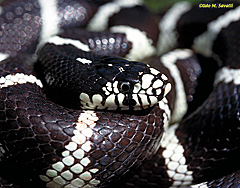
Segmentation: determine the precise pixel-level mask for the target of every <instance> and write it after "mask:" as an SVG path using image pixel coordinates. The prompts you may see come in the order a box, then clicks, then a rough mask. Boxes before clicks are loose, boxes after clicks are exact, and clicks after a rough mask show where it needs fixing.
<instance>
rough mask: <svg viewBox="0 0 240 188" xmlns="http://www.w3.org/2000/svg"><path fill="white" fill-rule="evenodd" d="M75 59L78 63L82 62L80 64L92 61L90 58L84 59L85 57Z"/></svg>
mask: <svg viewBox="0 0 240 188" xmlns="http://www.w3.org/2000/svg"><path fill="white" fill-rule="evenodd" d="M76 60H77V61H79V62H80V63H82V64H88V65H89V64H91V63H92V61H91V60H89V59H85V58H80V57H79V58H77V59H76Z"/></svg>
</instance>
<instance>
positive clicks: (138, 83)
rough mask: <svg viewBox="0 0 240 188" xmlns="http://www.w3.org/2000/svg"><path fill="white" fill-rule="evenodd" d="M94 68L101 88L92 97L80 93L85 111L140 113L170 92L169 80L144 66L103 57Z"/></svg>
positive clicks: (138, 63)
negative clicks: (132, 111)
mask: <svg viewBox="0 0 240 188" xmlns="http://www.w3.org/2000/svg"><path fill="white" fill-rule="evenodd" d="M95 67H96V70H98V74H99V75H100V77H101V79H102V81H100V82H102V88H101V92H99V93H95V94H91V96H92V97H91V98H89V95H88V94H86V93H81V94H80V100H81V104H82V105H83V106H84V107H85V108H89V109H92V108H94V109H107V110H143V109H147V108H149V107H152V106H154V105H155V104H157V103H158V101H160V100H162V99H163V98H164V97H165V96H166V95H167V93H168V92H169V91H170V90H171V84H170V82H169V81H168V78H167V77H166V76H165V75H164V74H162V73H160V72H159V71H158V70H156V69H154V68H151V67H149V66H148V65H146V64H144V63H140V62H135V61H127V60H124V59H121V58H115V57H104V58H102V59H101V60H100V61H99V64H98V63H95ZM100 82H99V83H100Z"/></svg>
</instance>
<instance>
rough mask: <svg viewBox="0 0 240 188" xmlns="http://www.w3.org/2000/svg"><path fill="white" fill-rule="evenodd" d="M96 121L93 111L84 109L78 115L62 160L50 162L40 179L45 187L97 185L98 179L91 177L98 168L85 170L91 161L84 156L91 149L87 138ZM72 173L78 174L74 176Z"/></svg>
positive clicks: (90, 134) (91, 133)
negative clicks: (48, 167)
mask: <svg viewBox="0 0 240 188" xmlns="http://www.w3.org/2000/svg"><path fill="white" fill-rule="evenodd" d="M97 121H98V117H97V115H96V114H95V113H94V112H93V111H84V112H83V113H81V114H80V115H79V118H78V122H77V123H76V127H75V130H74V136H73V137H72V140H71V141H70V142H69V143H68V144H67V145H65V150H64V151H63V152H62V160H61V161H58V162H56V163H54V164H52V166H51V168H50V169H48V170H47V171H46V173H45V174H44V175H40V176H39V177H40V179H41V180H42V181H44V182H46V187H51V188H52V187H54V188H55V187H66V188H67V187H83V186H85V187H89V188H91V187H92V188H93V187H95V186H97V185H98V184H99V183H100V181H99V180H97V179H95V178H93V174H95V173H97V172H98V171H99V169H97V168H95V167H93V168H90V169H88V170H85V169H86V167H87V166H88V165H89V164H90V163H91V160H90V158H88V157H85V154H86V152H89V151H90V150H91V143H90V141H88V140H89V138H90V137H91V136H92V135H93V128H94V126H95V125H96V122H97ZM74 174H75V175H76V174H77V175H78V176H77V177H74Z"/></svg>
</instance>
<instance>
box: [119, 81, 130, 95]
mask: <svg viewBox="0 0 240 188" xmlns="http://www.w3.org/2000/svg"><path fill="white" fill-rule="evenodd" d="M119 90H120V91H121V92H123V93H127V92H130V91H131V90H132V87H131V83H130V82H122V83H121V84H120V87H119Z"/></svg>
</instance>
